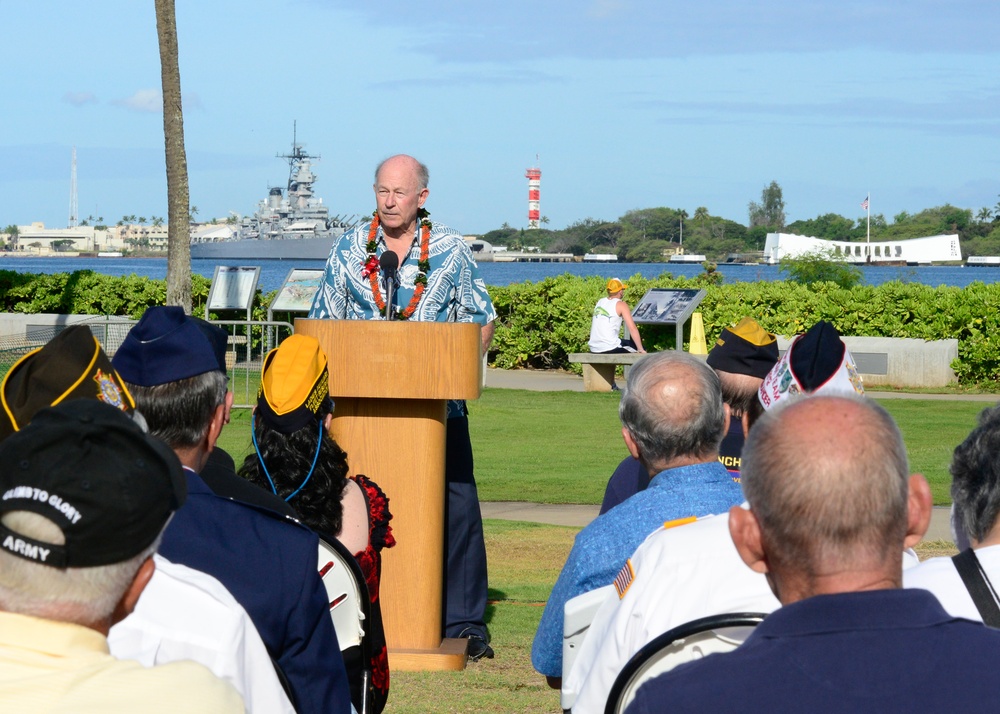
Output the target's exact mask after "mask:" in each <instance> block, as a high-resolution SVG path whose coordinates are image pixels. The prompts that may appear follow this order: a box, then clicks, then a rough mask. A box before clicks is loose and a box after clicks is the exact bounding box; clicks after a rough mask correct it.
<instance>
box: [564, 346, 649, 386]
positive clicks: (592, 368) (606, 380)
mask: <svg viewBox="0 0 1000 714" xmlns="http://www.w3.org/2000/svg"><path fill="white" fill-rule="evenodd" d="M645 356H646V355H644V354H640V353H638V352H621V353H618V354H609V355H607V354H604V355H599V354H594V353H593V352H573V353H571V354H570V355H569V361H570V362H572V363H573V364H579V365H582V366H583V391H585V392H610V391H611V387H612V386H613V385H614V383H615V368H616V367H618V365H625V374H626V376H627V375H628V368H629V367H631V366H632V365H633V364H635V363H636V362H638V361H639V360H641V359H642V358H643V357H645Z"/></svg>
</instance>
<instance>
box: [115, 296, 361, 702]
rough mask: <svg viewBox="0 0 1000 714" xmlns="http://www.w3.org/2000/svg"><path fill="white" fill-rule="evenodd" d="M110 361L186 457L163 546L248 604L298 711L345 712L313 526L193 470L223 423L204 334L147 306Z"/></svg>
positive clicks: (152, 425)
mask: <svg viewBox="0 0 1000 714" xmlns="http://www.w3.org/2000/svg"><path fill="white" fill-rule="evenodd" d="M112 363H113V364H114V367H115V369H117V370H118V373H119V374H120V375H121V377H122V379H124V380H125V383H126V385H127V386H128V388H129V390H130V391H131V393H132V395H133V397H134V398H135V401H136V406H137V408H138V410H139V411H140V412H141V413H142V415H143V416H144V417H145V419H146V421H147V422H148V424H149V429H150V432H151V433H152V434H153V435H154V436H157V437H159V438H160V439H163V440H164V441H165V442H166V443H167V444H168V445H169V446H170V447H171V448H172V449H173V450H174V453H176V454H177V456H178V457H179V458H180V460H181V463H182V464H183V465H184V473H185V477H186V481H187V488H188V494H187V496H188V497H187V503H186V504H185V506H184V508H183V509H181V510H180V511H178V513H177V515H176V516H175V517H174V519H173V521H172V522H171V524H170V526H169V528H167V531H166V533H165V534H164V537H163V546H162V552H163V554H164V555H165V556H166V557H168V558H170V559H171V560H173V561H175V562H178V563H181V564H183V565H187V566H188V567H191V568H194V569H196V570H201V571H203V572H206V573H208V574H210V575H212V576H214V577H216V578H218V579H219V580H220V581H221V582H222V584H223V585H224V586H225V587H226V589H228V590H229V592H230V593H231V594H232V595H233V597H235V598H236V600H237V601H238V602H239V603H240V604H241V605H242V606H243V607H244V608H246V611H247V613H249V615H250V617H251V619H252V620H253V622H254V625H256V626H257V631H258V632H259V633H260V636H261V639H263V640H264V644H265V645H266V646H267V649H268V652H270V654H271V656H272V658H273V659H274V660H275V662H276V663H277V666H278V667H279V668H280V670H281V672H282V673H283V674H284V676H285V677H286V678H287V681H288V683H289V685H290V689H291V696H292V700H293V702H292V703H293V704H294V705H295V708H296V710H297V711H298V712H299V713H300V714H304V713H305V712H330V711H335V712H338V713H339V714H346V712H348V711H350V708H351V701H350V691H349V688H348V683H347V676H346V673H345V671H344V663H343V659H342V657H341V655H340V648H339V647H338V645H337V637H336V634H335V633H334V630H333V623H332V621H331V619H330V616H329V602H328V600H327V596H326V591H325V589H324V588H323V583H322V581H321V579H320V577H319V573H318V571H317V569H316V564H317V554H318V552H319V542H318V539H317V537H316V534H314V533H313V532H312V531H310V530H308V529H307V528H306V527H305V526H303V525H301V524H299V523H297V522H295V521H293V520H291V519H288V518H285V517H283V516H280V515H278V514H277V513H275V512H273V511H271V510H269V509H264V508H256V507H254V506H251V505H248V504H245V503H241V502H239V501H234V500H229V499H225V498H220V497H219V496H216V495H215V494H214V493H212V491H211V490H210V489H209V488H208V486H207V485H206V484H205V482H204V481H203V480H202V479H201V477H200V476H198V471H199V470H200V469H201V468H202V467H203V466H204V464H205V461H206V460H207V458H208V454H209V453H210V452H211V451H212V449H213V448H214V446H215V441H216V439H217V438H218V435H219V432H220V431H221V429H222V427H223V425H224V422H225V409H226V404H225V403H226V375H225V374H224V373H223V372H222V371H220V368H219V367H220V365H219V362H218V360H217V359H216V356H215V354H214V352H213V349H212V344H211V342H210V341H209V340H208V338H207V337H206V336H205V335H204V334H203V332H202V330H201V328H199V327H198V325H197V324H195V322H194V321H193V320H192V319H191V318H190V317H188V316H187V315H185V314H184V311H183V310H181V308H179V307H153V308H150V309H149V310H147V311H146V313H145V314H144V315H143V316H142V319H141V320H140V321H139V322H138V324H136V325H135V326H134V327H133V328H132V329H131V330H130V331H129V333H128V335H127V336H126V337H125V340H124V341H123V342H122V345H121V347H119V348H118V351H117V352H116V353H115V356H114V358H113V359H112Z"/></svg>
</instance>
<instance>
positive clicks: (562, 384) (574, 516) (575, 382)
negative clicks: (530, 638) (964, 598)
mask: <svg viewBox="0 0 1000 714" xmlns="http://www.w3.org/2000/svg"><path fill="white" fill-rule="evenodd" d="M486 386H487V387H491V388H497V389H527V390H531V391H535V392H559V391H569V392H582V391H583V377H581V376H579V375H576V374H571V373H570V372H561V371H558V370H529V369H488V370H486ZM868 395H869V396H871V397H875V398H877V399H931V400H954V401H968V402H989V403H995V402H997V401H998V395H995V394H911V393H908V392H868ZM609 475H610V474H609ZM481 508H482V513H483V518H498V519H501V520H508V521H528V522H531V523H546V524H549V525H556V526H576V527H579V528H582V527H583V526H585V525H587V524H588V523H590V522H591V521H592V520H594V518H596V517H597V512H598V511H599V510H600V508H599V507H598V506H581V505H556V504H547V503H521V502H514V501H495V502H485V503H482V504H481ZM949 512H950V509H949V508H948V507H945V506H937V507H935V508H934V511H933V513H932V514H931V525H930V528H928V530H927V535H926V536H925V537H924V539H925V540H944V541H950V540H951V528H950V526H949V524H948V516H949Z"/></svg>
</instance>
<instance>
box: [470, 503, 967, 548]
mask: <svg viewBox="0 0 1000 714" xmlns="http://www.w3.org/2000/svg"><path fill="white" fill-rule="evenodd" d="M479 506H480V510H481V511H482V514H483V518H496V519H499V520H501V521H527V522H529V523H545V524H548V525H552V526H575V527H577V528H583V527H584V526H585V525H587V524H588V523H590V522H591V521H592V520H594V519H595V518H596V517H597V512H598V511H599V510H601V509H600V506H581V505H576V504H570V505H558V504H551V503H521V502H518V501H484V502H483V503H481V504H479ZM950 513H951V509H950V508H949V507H947V506H935V507H934V510H933V511H932V512H931V524H930V527H929V528H928V529H927V534H926V535H925V536H924V540H928V541H931V540H944V541H949V542H950V541H951V527H950V525H949V523H948V518H949V514H950Z"/></svg>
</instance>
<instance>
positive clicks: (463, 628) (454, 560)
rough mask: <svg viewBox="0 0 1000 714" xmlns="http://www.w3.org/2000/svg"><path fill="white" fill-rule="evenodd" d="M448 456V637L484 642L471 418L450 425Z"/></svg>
mask: <svg viewBox="0 0 1000 714" xmlns="http://www.w3.org/2000/svg"><path fill="white" fill-rule="evenodd" d="M447 422H448V427H447V429H448V430H447V439H448V441H447V446H446V453H445V481H446V482H447V487H448V500H447V503H446V505H445V523H446V525H445V543H446V548H447V554H446V560H445V592H444V605H445V606H444V613H445V614H444V634H445V637H468V636H469V635H479V636H481V637H484V638H485V637H486V623H485V622H484V621H483V617H484V615H485V612H486V588H487V575H486V543H485V541H484V540H483V517H482V514H481V513H480V510H479V494H478V492H477V491H476V479H475V477H474V475H473V463H472V440H471V439H470V438H469V418H468V417H454V418H452V419H448V420H447Z"/></svg>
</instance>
